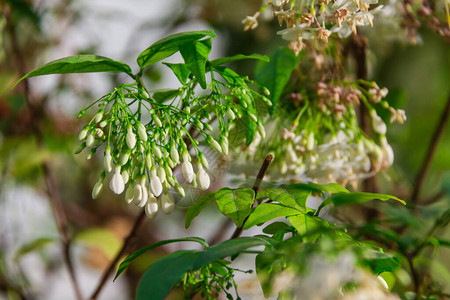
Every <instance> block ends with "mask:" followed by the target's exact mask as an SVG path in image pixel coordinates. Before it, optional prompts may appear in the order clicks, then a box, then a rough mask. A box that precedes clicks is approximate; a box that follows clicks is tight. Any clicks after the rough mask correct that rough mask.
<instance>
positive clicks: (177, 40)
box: [137, 30, 216, 70]
mask: <svg viewBox="0 0 450 300" xmlns="http://www.w3.org/2000/svg"><path fill="white" fill-rule="evenodd" d="M205 36H210V37H213V38H215V37H216V35H215V33H214V31H212V30H200V31H187V32H180V33H175V34H172V35H169V36H167V37H165V38H163V39H161V40H159V41H157V42H155V43H153V44H152V45H151V46H150V47H148V48H147V49H145V50H144V51H142V52H141V54H139V56H138V58H137V63H138V65H139V67H141V70H142V69H144V68H145V67H147V66H150V65H152V64H154V63H156V62H158V61H160V60H163V59H164V58H167V57H169V56H171V55H173V54H174V53H175V52H177V51H178V50H179V47H180V46H182V45H184V44H188V43H192V42H193V41H196V40H199V39H202V38H204V37H205Z"/></svg>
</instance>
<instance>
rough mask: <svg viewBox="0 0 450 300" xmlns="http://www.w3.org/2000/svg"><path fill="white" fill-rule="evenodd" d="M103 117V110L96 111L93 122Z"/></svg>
mask: <svg viewBox="0 0 450 300" xmlns="http://www.w3.org/2000/svg"><path fill="white" fill-rule="evenodd" d="M102 119H103V112H98V113H97V114H96V115H95V116H94V122H95V123H98V122H100V121H101V120H102Z"/></svg>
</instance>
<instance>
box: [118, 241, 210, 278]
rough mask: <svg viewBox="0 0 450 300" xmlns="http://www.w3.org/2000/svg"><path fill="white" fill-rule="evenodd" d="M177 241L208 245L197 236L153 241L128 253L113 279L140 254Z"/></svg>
mask: <svg viewBox="0 0 450 300" xmlns="http://www.w3.org/2000/svg"><path fill="white" fill-rule="evenodd" d="M177 242H196V243H199V244H201V245H202V246H204V247H208V244H206V242H205V240H204V239H201V238H198V237H186V238H181V239H172V240H164V241H160V242H157V243H153V244H150V245H148V246H146V247H143V248H141V249H139V250H137V251H134V252H133V253H131V254H130V255H128V256H127V257H126V258H125V259H124V260H123V261H122V262H121V263H120V265H119V268H118V269H117V273H116V276H115V277H114V280H116V279H117V277H119V275H120V274H121V273H122V272H123V271H124V270H125V269H126V268H127V267H128V266H129V265H130V264H131V263H132V262H133V261H134V260H135V259H136V258H138V257H139V256H141V255H142V254H144V253H145V252H147V251H149V250H151V249H153V248H156V247H159V246H162V245H166V244H171V243H177Z"/></svg>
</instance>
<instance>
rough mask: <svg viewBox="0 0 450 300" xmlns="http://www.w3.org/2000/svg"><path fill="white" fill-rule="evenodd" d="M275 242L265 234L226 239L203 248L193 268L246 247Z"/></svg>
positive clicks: (198, 267) (233, 254) (231, 254)
mask: <svg viewBox="0 0 450 300" xmlns="http://www.w3.org/2000/svg"><path fill="white" fill-rule="evenodd" d="M275 242H276V241H274V240H272V239H271V238H269V237H266V236H255V237H241V238H236V239H232V240H227V241H224V242H222V243H220V244H217V245H214V246H212V247H210V248H208V249H206V250H204V251H203V254H202V255H201V257H199V258H198V259H197V261H196V262H195V264H194V269H200V268H201V267H203V266H204V265H207V264H209V263H211V262H213V261H216V260H218V259H221V258H225V257H228V256H235V255H237V254H239V253H241V252H242V251H243V250H246V249H248V248H252V247H257V246H261V245H266V246H267V245H272V244H273V243H275Z"/></svg>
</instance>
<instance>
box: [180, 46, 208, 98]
mask: <svg viewBox="0 0 450 300" xmlns="http://www.w3.org/2000/svg"><path fill="white" fill-rule="evenodd" d="M209 52H211V38H208V39H206V40H201V41H193V42H191V43H186V44H183V45H180V53H181V56H182V57H183V59H184V62H185V64H186V67H187V68H188V69H189V70H190V71H191V73H192V75H194V77H195V78H196V79H197V80H198V83H199V84H200V86H201V87H202V88H203V89H206V78H205V72H206V70H205V69H206V61H207V60H208V55H209Z"/></svg>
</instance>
